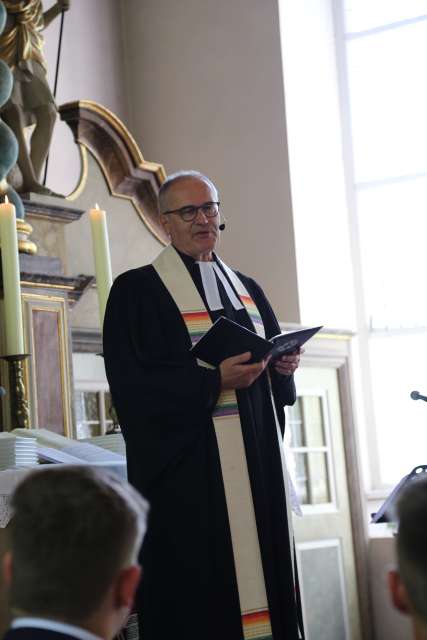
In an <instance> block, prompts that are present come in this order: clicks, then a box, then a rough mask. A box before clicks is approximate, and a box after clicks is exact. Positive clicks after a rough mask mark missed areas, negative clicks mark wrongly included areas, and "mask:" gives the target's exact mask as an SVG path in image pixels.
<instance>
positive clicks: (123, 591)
mask: <svg viewBox="0 0 427 640" xmlns="http://www.w3.org/2000/svg"><path fill="white" fill-rule="evenodd" d="M140 578H141V567H140V566H139V565H137V564H132V565H130V566H129V567H125V568H124V569H122V570H121V571H120V573H119V575H118V576H117V581H116V605H117V607H119V608H121V607H125V608H126V609H129V610H130V609H132V605H133V601H134V599H135V592H136V590H137V588H138V584H139V581H140Z"/></svg>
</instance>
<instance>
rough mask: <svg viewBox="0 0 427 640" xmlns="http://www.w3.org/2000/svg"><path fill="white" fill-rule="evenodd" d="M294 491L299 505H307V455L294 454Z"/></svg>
mask: <svg viewBox="0 0 427 640" xmlns="http://www.w3.org/2000/svg"><path fill="white" fill-rule="evenodd" d="M294 483H295V491H296V494H297V496H298V499H299V501H300V503H301V504H308V471H307V454H306V453H295V454H294Z"/></svg>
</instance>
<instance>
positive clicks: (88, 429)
mask: <svg viewBox="0 0 427 640" xmlns="http://www.w3.org/2000/svg"><path fill="white" fill-rule="evenodd" d="M100 435H101V425H100V423H99V422H78V423H77V439H78V440H80V439H82V438H93V437H94V436H100Z"/></svg>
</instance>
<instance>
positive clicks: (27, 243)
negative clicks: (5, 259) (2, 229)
mask: <svg viewBox="0 0 427 640" xmlns="http://www.w3.org/2000/svg"><path fill="white" fill-rule="evenodd" d="M18 250H19V253H28V254H29V255H30V256H34V255H35V254H36V253H37V251H38V249H37V245H36V244H34V242H31V240H18Z"/></svg>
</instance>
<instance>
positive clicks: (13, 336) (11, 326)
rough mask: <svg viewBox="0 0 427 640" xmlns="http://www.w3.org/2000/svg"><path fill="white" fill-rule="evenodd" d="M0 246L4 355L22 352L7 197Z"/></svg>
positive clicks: (1, 209)
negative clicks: (4, 335)
mask: <svg viewBox="0 0 427 640" xmlns="http://www.w3.org/2000/svg"><path fill="white" fill-rule="evenodd" d="M0 247H1V262H2V271H3V296H4V319H5V329H6V354H4V355H18V354H21V353H24V327H23V324H22V306H21V279H20V269H19V254H18V235H17V232H16V212H15V207H14V205H13V204H12V203H11V202H9V200H8V199H7V196H5V202H4V204H0ZM2 355H3V354H2Z"/></svg>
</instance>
